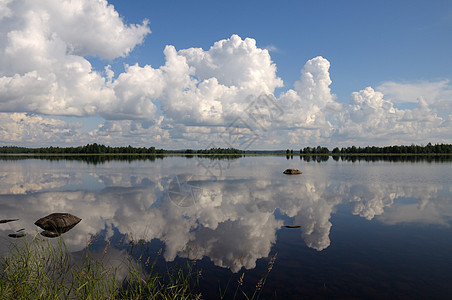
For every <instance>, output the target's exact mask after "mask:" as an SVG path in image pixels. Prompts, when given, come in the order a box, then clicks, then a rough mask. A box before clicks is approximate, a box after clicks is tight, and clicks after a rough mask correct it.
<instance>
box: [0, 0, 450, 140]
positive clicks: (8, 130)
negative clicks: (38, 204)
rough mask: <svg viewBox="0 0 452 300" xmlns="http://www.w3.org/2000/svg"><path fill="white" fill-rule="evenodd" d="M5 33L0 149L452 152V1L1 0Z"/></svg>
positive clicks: (1, 40)
mask: <svg viewBox="0 0 452 300" xmlns="http://www.w3.org/2000/svg"><path fill="white" fill-rule="evenodd" d="M43 16H45V18H44V17H43ZM145 20H148V21H149V22H148V23H147V21H145ZM143 22H144V23H143ZM0 25H1V27H0V28H2V29H0V54H1V55H2V57H0V145H12V144H14V145H26V146H45V145H48V144H53V145H78V144H84V143H88V142H101V143H105V144H110V145H123V144H131V145H134V146H151V145H153V146H157V147H164V148H205V147H207V146H209V145H211V144H212V143H213V144H212V145H214V146H235V147H237V148H243V147H251V148H256V149H257V148H259V149H285V148H287V147H291V148H295V149H296V148H299V147H304V146H313V145H319V144H320V145H326V146H336V145H338V146H347V145H350V144H355V145H388V144H401V143H404V144H411V143H416V144H426V143H428V142H432V143H436V142H445V143H451V142H452V130H451V129H452V128H451V124H452V85H451V83H450V79H451V78H452V74H451V70H452V59H451V58H450V56H451V55H450V53H452V39H451V38H450V36H451V33H452V4H451V3H450V1H428V2H427V1H372V2H371V1H284V2H274V1H259V2H256V1H254V2H245V3H243V2H239V1H228V2H219V1H144V0H143V1H138V0H134V1H108V3H107V2H106V1H104V0H102V1H88V0H78V1H72V2H70V1H56V0H55V1H50V2H45V1H39V0H38V1H30V0H14V1H12V0H6V1H5V2H4V4H1V5H0ZM247 38H250V39H252V40H254V42H255V44H253V43H249V40H248V42H247V40H246V39H247ZM167 45H170V47H169V48H166V47H167ZM215 45H216V46H215ZM171 46H172V47H171ZM170 48H171V49H173V50H174V51H173V50H171V49H170ZM194 48H201V49H202V50H201V51H197V50H196V51H195V50H193V49H194ZM165 49H167V50H165ZM190 49H191V50H190ZM210 50H211V51H210ZM265 51H267V52H265ZM164 52H165V53H164ZM171 53H173V54H174V55H173V54H171ZM180 60H184V61H185V63H184V64H185V65H182V64H178V65H177V66H176V65H173V66H172V67H165V64H167V65H168V66H169V64H170V63H176V62H180ZM237 62H240V63H237ZM135 64H138V65H136V68H130V67H129V68H128V67H126V66H125V65H129V66H134V65H135ZM62 66H63V67H62ZM75 66H77V69H73V68H75ZM106 67H107V68H108V70H111V71H113V72H114V74H112V73H111V72H110V71H108V72H107V71H105V68H106ZM170 69H171V70H170ZM109 72H110V73H109ZM108 74H110V75H108ZM256 74H258V75H256ZM302 74H303V75H302ZM245 75H246V76H245ZM109 76H110V77H109ZM262 95H267V96H271V97H272V99H273V100H272V101H274V102H272V103H274V104H275V105H276V106H275V107H277V108H279V109H280V110H281V111H282V112H283V113H281V114H280V115H278V116H277V117H276V116H273V115H271V118H269V116H268V115H267V116H266V117H267V119H266V120H265V124H264V123H259V122H255V120H254V121H253V120H252V119H249V117H250V113H249V111H247V109H248V108H249V105H250V104H253V103H261V104H262V103H263V102H262V98H259V97H261V96H262ZM259 101H260V102H259ZM264 102H265V101H264ZM267 108H268V107H267ZM237 118H239V119H240V120H242V121H243V124H241V125H240V126H239V127H240V128H242V129H240V130H238V129H237V128H236V129H237V130H236V131H234V134H236V135H235V137H237V139H232V140H227V141H226V140H225V139H224V133H225V132H226V133H228V134H231V133H232V132H231V131H230V130H231V124H236V123H234V120H237ZM253 122H254V123H255V124H253ZM244 124H246V126H245V125H244ZM258 125H264V126H258ZM244 128H245V129H244ZM228 130H229V131H228ZM250 137H258V138H257V139H256V140H255V141H254V142H253V144H252V145H248V146H247V144H246V143H244V142H243V141H245V140H247V139H248V140H249V138H250ZM232 142H233V143H232ZM225 143H226V144H225Z"/></svg>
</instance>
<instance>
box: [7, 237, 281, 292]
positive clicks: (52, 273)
mask: <svg viewBox="0 0 452 300" xmlns="http://www.w3.org/2000/svg"><path fill="white" fill-rule="evenodd" d="M108 247H109V244H107V246H106V247H105V249H104V251H103V252H102V254H101V256H100V257H99V256H96V255H94V254H93V253H92V252H91V251H90V249H89V246H88V247H87V248H86V250H84V251H83V252H82V254H81V257H80V258H78V259H75V258H74V256H73V255H72V254H71V253H70V252H69V250H68V249H67V247H66V245H65V243H64V241H63V239H62V238H58V239H57V241H53V242H50V241H49V240H47V239H41V238H39V237H37V236H35V237H34V238H33V239H32V240H31V241H27V240H26V239H25V238H22V239H21V241H19V242H18V243H11V244H10V249H9V252H8V253H7V254H6V256H4V257H2V258H0V295H1V299H202V293H201V292H200V291H199V280H200V279H201V271H198V269H197V266H196V262H193V261H190V260H189V259H187V260H186V261H185V263H184V264H182V265H179V266H175V267H171V268H167V270H166V272H163V273H161V272H160V273H159V272H157V271H156V267H155V266H156V262H157V258H158V255H159V254H160V253H158V254H157V255H156V257H155V258H154V259H153V260H152V261H150V256H149V257H148V258H147V259H146V260H145V259H144V258H143V259H142V256H140V257H139V258H133V257H132V256H131V255H127V254H126V255H125V258H124V259H123V260H122V261H121V263H120V266H115V267H113V266H111V264H109V263H108V259H106V258H107V256H108V251H109V249H108ZM274 258H275V256H274V257H273V258H272V260H271V264H269V268H268V271H267V272H266V273H264V274H263V275H262V278H261V279H260V281H259V282H258V284H257V285H256V289H255V291H254V293H252V294H251V295H247V294H246V293H245V292H244V291H243V290H242V281H243V275H242V277H241V279H240V280H239V282H238V283H237V284H236V288H235V293H234V298H236V297H237V296H240V298H244V299H258V298H259V296H260V293H261V291H262V288H263V285H264V284H265V281H266V279H267V277H268V273H269V272H270V270H271V267H272V266H273V263H274ZM144 269H145V270H146V271H145V270H144ZM124 270H126V272H124ZM124 273H125V275H124ZM228 286H229V282H228ZM231 288H232V286H231ZM223 297H224V291H221V289H220V291H219V295H218V298H223Z"/></svg>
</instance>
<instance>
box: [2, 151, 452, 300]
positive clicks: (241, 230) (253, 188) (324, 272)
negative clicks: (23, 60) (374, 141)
mask: <svg viewBox="0 0 452 300" xmlns="http://www.w3.org/2000/svg"><path fill="white" fill-rule="evenodd" d="M0 166H1V168H0V219H16V218H17V219H19V220H17V221H14V222H9V223H4V224H0V239H2V241H5V242H2V243H1V246H0V252H3V253H4V252H5V251H6V249H7V244H8V243H7V242H6V241H10V238H9V237H8V234H11V233H15V232H17V231H18V230H20V229H25V230H24V231H21V232H24V233H26V234H27V235H28V236H33V235H35V234H36V233H37V232H40V231H39V230H38V228H37V226H35V225H34V224H33V223H34V222H35V221H36V220H37V219H39V218H41V217H43V216H46V215H48V214H49V213H53V212H68V213H71V214H74V215H76V216H78V217H80V218H81V219H82V221H81V222H80V223H79V224H77V226H76V227H74V228H73V229H72V230H71V231H69V232H67V233H65V234H64V240H65V242H66V244H67V246H68V247H69V249H70V251H72V252H78V251H81V250H83V249H84V248H85V247H86V243H87V241H88V239H89V238H90V237H91V236H93V235H98V234H100V233H102V239H106V240H108V239H110V238H112V237H114V236H121V235H125V234H127V235H129V236H133V238H134V239H135V240H142V241H145V242H152V243H157V244H159V245H161V246H162V247H163V252H162V256H163V258H164V259H165V260H166V261H173V260H175V259H176V258H178V257H179V258H180V257H186V256H187V255H189V256H190V257H191V258H197V259H200V266H201V267H202V268H203V272H204V276H203V277H204V279H205V280H204V281H203V282H201V288H202V289H203V290H204V291H205V295H206V296H208V295H218V293H217V291H218V285H219V284H223V285H225V284H226V282H227V281H228V280H229V279H231V278H233V280H236V278H238V277H239V276H240V275H241V274H242V273H243V272H244V271H245V272H246V276H245V279H249V280H251V279H252V278H257V277H258V276H259V272H262V270H264V269H265V268H267V263H268V260H269V258H270V257H271V256H272V255H273V254H275V253H276V252H277V253H278V256H277V259H276V263H275V265H274V268H273V270H272V272H271V274H270V276H269V278H268V281H267V283H266V284H265V287H264V291H263V295H264V296H265V295H266V298H279V299H286V298H287V297H289V296H291V297H295V296H306V297H310V298H324V297H327V298H343V297H358V298H372V297H374V298H380V297H389V298H424V299H425V298H446V295H450V293H451V292H452V279H451V278H452V269H451V268H450V263H449V260H450V253H451V252H452V230H451V227H450V225H451V223H452V168H451V167H452V165H451V163H450V162H447V161H446V162H426V161H418V162H406V161H405V162H390V161H375V162H366V161H356V162H351V161H342V160H338V161H336V160H333V159H329V160H328V161H322V162H320V163H319V162H316V161H315V160H314V161H310V162H307V161H304V160H301V159H299V158H298V157H295V158H294V159H286V158H285V157H272V156H259V157H243V158H238V159H209V158H198V157H191V158H186V157H166V158H164V159H157V160H146V159H144V160H143V159H142V160H131V161H116V160H105V161H104V162H102V163H98V164H92V163H87V162H84V161H77V160H38V159H26V160H2V161H1V162H0ZM286 168H297V169H300V170H301V171H302V172H303V174H301V175H284V174H283V171H284V170H285V169H286ZM285 225H296V226H299V228H286V227H284V226H285ZM187 245H190V253H189V254H187V253H188V252H187V251H186V249H187ZM215 293H217V294H215Z"/></svg>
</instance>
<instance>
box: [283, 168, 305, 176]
mask: <svg viewBox="0 0 452 300" xmlns="http://www.w3.org/2000/svg"><path fill="white" fill-rule="evenodd" d="M283 173H284V174H288V175H296V174H301V173H303V172H301V171H300V170H297V169H286V170H285V171H284V172H283Z"/></svg>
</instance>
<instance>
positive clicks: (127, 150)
mask: <svg viewBox="0 0 452 300" xmlns="http://www.w3.org/2000/svg"><path fill="white" fill-rule="evenodd" d="M281 152H283V151H281ZM281 152H278V151H273V152H272V153H274V154H278V153H281ZM0 153H3V154H40V155H41V154H146V155H149V154H151V155H155V154H176V153H177V154H188V155H196V154H199V155H241V154H245V153H253V151H242V150H239V149H235V148H211V149H203V150H192V149H187V150H164V149H156V148H155V147H149V148H146V147H139V148H136V147H132V146H130V145H129V146H127V147H111V146H105V145H101V144H97V143H94V144H87V145H85V146H78V147H52V146H51V147H41V148H26V147H17V146H3V147H0ZM254 153H256V154H257V152H255V151H254ZM299 153H300V154H308V155H313V154H317V155H318V154H322V155H329V154H334V155H348V154H363V155H366V154H382V155H386V154H452V144H435V145H432V144H431V143H428V144H427V145H426V146H419V145H410V146H404V145H401V146H397V145H396V146H386V147H376V146H367V147H356V146H351V147H346V148H340V149H339V148H338V147H335V148H334V149H333V150H332V151H330V150H329V149H328V148H327V147H321V146H317V147H312V148H311V147H305V148H303V149H300V152H299ZM286 154H288V155H293V154H294V151H293V150H289V149H287V150H286Z"/></svg>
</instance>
